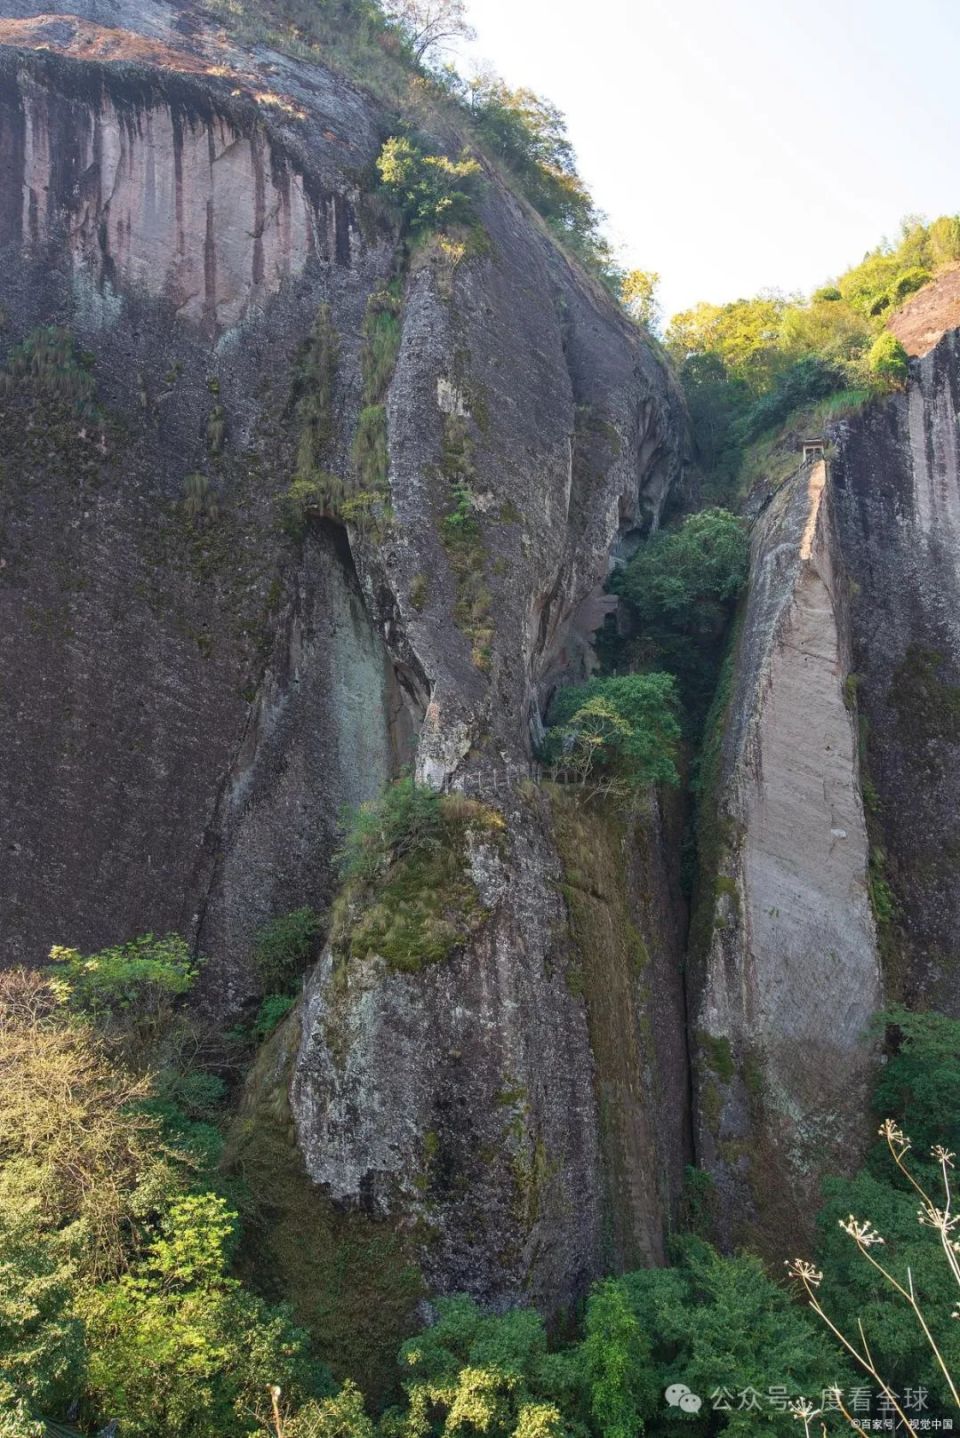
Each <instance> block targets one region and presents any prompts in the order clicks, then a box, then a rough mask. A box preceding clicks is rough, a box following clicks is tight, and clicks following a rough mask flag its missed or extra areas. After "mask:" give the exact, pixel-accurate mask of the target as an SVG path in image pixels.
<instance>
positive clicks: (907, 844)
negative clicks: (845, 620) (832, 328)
mask: <svg viewBox="0 0 960 1438" xmlns="http://www.w3.org/2000/svg"><path fill="white" fill-rule="evenodd" d="M958 417H960V341H958V336H957V333H956V332H955V331H954V332H951V333H949V334H947V335H946V336H944V338H943V339H941V340H940V342H939V344H938V345H937V346H936V348H934V349H933V350H932V351H931V352H930V353H928V354H927V355H925V356H924V357H923V358H922V359H920V360H915V361H913V362H912V364H911V378H910V383H909V386H908V389H907V391H906V393H905V394H902V395H896V396H893V397H891V398H890V399H888V400H886V401H883V402H879V403H875V404H873V405H871V406H870V407H869V408H868V409H867V410H865V411H864V412H862V413H861V414H859V415H856V416H854V417H853V418H852V419H851V420H849V421H848V422H847V423H846V424H845V425H844V426H843V428H842V430H841V431H840V433H839V435H838V449H839V453H838V458H837V460H836V463H835V465H834V492H835V508H836V513H837V519H838V529H839V534H840V539H841V544H842V549H843V555H844V564H845V566H846V568H847V571H848V573H849V575H850V578H851V580H852V596H853V597H852V599H851V618H852V630H853V665H854V669H855V671H856V674H857V681H856V691H857V700H858V704H859V708H860V713H861V716H862V720H863V726H862V727H863V737H864V744H865V768H866V775H867V781H868V788H867V792H868V796H869V798H870V803H871V813H870V823H871V830H872V835H873V845H874V867H875V871H876V877H877V879H878V881H880V882H881V883H882V884H883V885H884V886H885V892H886V894H887V895H888V897H889V899H890V901H891V903H892V905H893V912H892V914H891V916H890V918H889V920H888V922H887V923H886V924H885V926H884V935H883V938H884V951H885V967H886V970H887V986H888V990H889V992H890V993H891V995H892V996H894V997H900V998H903V999H905V1000H906V1001H908V1002H909V1003H911V1004H916V1005H917V1006H919V1007H928V1006H931V1007H937V1008H943V1009H945V1010H946V1011H947V1012H949V1013H953V1014H958V1013H960V963H958V960H960V949H958V939H957V935H958V934H960V882H958V879H957V873H958V868H957V858H958V856H960V475H958V440H957V423H958Z"/></svg>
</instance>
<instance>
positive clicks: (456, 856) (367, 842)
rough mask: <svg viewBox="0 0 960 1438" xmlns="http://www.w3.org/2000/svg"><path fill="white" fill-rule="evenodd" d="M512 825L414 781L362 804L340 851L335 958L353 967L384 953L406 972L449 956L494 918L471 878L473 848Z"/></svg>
mask: <svg viewBox="0 0 960 1438" xmlns="http://www.w3.org/2000/svg"><path fill="white" fill-rule="evenodd" d="M504 827H505V826H504V820H503V818H502V816H501V815H500V814H499V813H497V811H496V810H495V809H490V808H488V807H487V806H486V805H484V804H480V803H478V802H477V801H475V800H472V799H467V798H464V796H463V795H462V794H438V793H436V792H434V791H433V790H432V789H425V788H422V787H421V786H419V785H417V784H416V783H415V782H414V781H413V780H412V779H409V778H405V779H399V780H397V781H396V783H394V784H392V785H391V786H390V787H389V788H388V789H387V790H386V792H385V793H384V795H383V796H382V797H381V798H380V799H379V800H378V801H376V802H375V803H369V804H363V805H361V807H360V808H359V809H358V810H356V811H354V813H353V814H352V815H351V816H350V819H349V822H348V826H347V832H346V837H345V839H344V844H343V848H342V850H341V862H342V866H343V874H344V879H345V885H344V889H343V892H342V893H341V895H340V897H339V898H338V900H337V902H336V904H335V906H334V911H333V927H332V930H331V943H332V945H333V948H334V951H335V952H336V953H338V954H340V955H341V956H343V957H344V958H347V959H354V960H356V959H365V958H371V957H373V956H375V955H379V956H380V957H381V958H384V959H386V960H387V962H388V963H389V964H390V966H391V968H393V969H396V970H399V971H400V972H403V973H416V972H417V971H419V970H420V969H422V968H423V967H424V966H425V965H426V964H430V963H437V962H439V961H441V960H443V959H445V958H448V957H449V956H450V955H451V954H452V953H453V952H454V951H455V950H456V949H457V948H459V947H460V946H461V945H463V944H464V943H466V942H467V940H468V939H469V938H470V936H471V935H472V934H474V933H476V932H477V931H478V930H479V929H480V928H481V927H482V926H483V924H484V922H485V920H486V918H487V911H486V909H485V908H484V907H483V904H482V903H481V900H480V896H479V894H478V892H477V887H476V884H475V883H474V881H473V878H472V876H471V874H470V851H471V848H472V846H473V845H475V844H477V843H483V842H489V841H491V840H493V841H497V840H498V839H499V837H500V836H501V835H502V833H503V831H504Z"/></svg>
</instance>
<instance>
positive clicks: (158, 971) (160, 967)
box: [50, 934, 200, 1039]
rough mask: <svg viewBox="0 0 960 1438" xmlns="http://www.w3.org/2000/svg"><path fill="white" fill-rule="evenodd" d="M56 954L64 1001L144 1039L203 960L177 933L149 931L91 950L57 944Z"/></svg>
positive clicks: (57, 985)
mask: <svg viewBox="0 0 960 1438" xmlns="http://www.w3.org/2000/svg"><path fill="white" fill-rule="evenodd" d="M50 958H51V960H52V962H53V966H54V967H53V969H52V970H51V987H52V988H53V990H54V991H55V992H56V993H57V994H58V995H59V996H60V998H61V1000H62V1002H64V1003H65V1004H67V1005H68V1006H69V1007H70V1008H72V1009H75V1010H76V1011H77V1012H79V1013H85V1014H90V1015H91V1016H92V1017H93V1018H95V1019H97V1020H98V1021H99V1022H101V1023H104V1024H109V1025H113V1026H121V1027H126V1028H132V1029H133V1030H135V1031H136V1032H137V1033H138V1034H140V1036H141V1037H142V1038H144V1039H146V1038H147V1037H148V1036H149V1034H151V1033H156V1032H157V1031H158V1030H159V1029H160V1028H161V1027H162V1026H163V1024H164V1023H165V1022H166V1021H167V1020H168V1018H169V1016H170V1014H171V1012H172V1009H173V1007H174V1005H175V1003H176V1001H177V999H179V998H182V997H183V995H184V994H186V993H188V992H189V990H190V989H191V988H192V986H193V984H194V982H195V980H196V978H197V975H198V974H199V972H200V961H199V960H198V959H196V958H195V957H194V955H193V953H192V952H191V950H190V948H189V946H188V945H187V943H186V942H185V940H183V939H181V938H180V937H179V935H177V934H168V935H167V936H166V937H165V938H156V937H155V936H154V935H153V934H144V935H143V936H142V937H140V938H137V939H132V940H131V941H130V942H129V943H127V944H121V945H119V946H117V947H114V948H109V949H101V950H100V952H99V953H96V954H87V955H84V954H81V953H80V952H79V951H78V950H77V949H65V948H61V947H59V946H57V945H55V946H54V947H53V948H52V949H51V950H50Z"/></svg>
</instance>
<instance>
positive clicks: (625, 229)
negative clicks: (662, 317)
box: [469, 0, 960, 314]
mask: <svg viewBox="0 0 960 1438" xmlns="http://www.w3.org/2000/svg"><path fill="white" fill-rule="evenodd" d="M469 8H470V14H471V18H472V20H473V23H474V25H475V27H476V29H477V31H478V39H477V42H476V44H475V45H473V46H471V47H470V52H469V53H470V55H471V56H472V57H473V58H474V59H476V60H480V61H482V60H489V61H490V62H491V63H492V64H493V66H494V67H495V68H496V69H497V70H498V71H499V73H500V74H501V75H503V77H504V78H505V79H506V80H507V81H508V82H509V83H510V84H511V85H528V86H530V87H531V88H532V89H534V90H536V91H538V92H539V93H540V94H543V95H545V96H546V97H547V98H549V99H551V100H553V101H554V103H555V104H557V105H559V106H560V108H561V109H562V110H563V111H564V112H565V113H566V115H567V118H568V122H569V130H570V135H571V138H572V140H573V142H574V145H575V146H576V150H577V155H578V159H579V164H580V170H581V173H582V174H583V176H584V178H585V179H586V180H587V182H588V183H589V185H590V186H591V189H592V190H593V193H594V195H595V197H596V199H597V201H598V203H599V204H600V206H601V207H602V208H603V209H604V210H605V211H606V212H607V214H608V216H609V225H608V231H609V234H610V236H611V238H612V239H613V240H614V242H615V243H616V244H618V245H620V246H622V254H621V258H622V260H623V261H624V262H625V263H627V264H629V265H630V266H639V267H641V268H643V269H651V270H658V271H659V272H660V274H661V276H662V290H661V296H662V302H663V306H664V309H665V310H666V312H667V314H670V313H672V312H673V311H675V310H677V309H682V308H686V307H687V306H688V305H691V304H694V303H695V302H696V301H697V300H699V299H710V300H715V301H724V300H729V299H736V298H737V297H738V296H739V295H744V294H753V293H756V291H757V290H760V289H764V288H777V289H782V290H784V291H787V292H791V291H794V290H804V291H805V290H809V289H812V288H813V287H814V286H816V285H818V284H821V283H823V282H824V281H825V280H826V279H828V278H829V277H830V276H831V275H833V274H836V273H837V272H838V271H839V270H842V269H845V268H846V267H847V266H848V265H850V264H853V263H855V262H856V261H857V260H859V259H860V258H861V257H862V256H863V253H864V251H865V250H867V249H869V248H871V247H872V246H873V245H875V244H876V243H878V241H879V240H880V239H881V238H883V236H884V235H890V236H893V235H895V234H896V233H897V231H898V230H899V223H900V219H901V218H902V217H903V216H904V215H906V214H921V215H924V216H926V217H927V218H931V219H932V218H934V217H935V216H937V215H939V214H944V213H950V214H955V213H957V212H960V100H958V90H957V85H958V78H957V77H958V75H960V0H907V3H904V0H469Z"/></svg>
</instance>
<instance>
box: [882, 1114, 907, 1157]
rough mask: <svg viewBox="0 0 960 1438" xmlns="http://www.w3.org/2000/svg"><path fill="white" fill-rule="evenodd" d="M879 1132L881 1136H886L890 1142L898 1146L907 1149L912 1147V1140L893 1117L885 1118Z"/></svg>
mask: <svg viewBox="0 0 960 1438" xmlns="http://www.w3.org/2000/svg"><path fill="white" fill-rule="evenodd" d="M877 1132H878V1133H879V1135H880V1137H881V1138H885V1139H886V1140H887V1141H888V1143H893V1144H896V1145H897V1147H898V1148H901V1149H903V1150H906V1149H908V1148H909V1147H910V1140H909V1139H908V1138H907V1136H906V1134H905V1133H904V1131H903V1129H902V1128H900V1127H899V1125H898V1124H896V1123H895V1122H894V1120H893V1119H892V1118H885V1119H884V1120H883V1123H882V1124H881V1125H880V1127H879V1129H878V1130H877Z"/></svg>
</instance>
